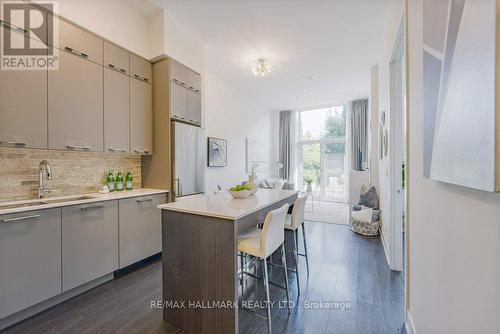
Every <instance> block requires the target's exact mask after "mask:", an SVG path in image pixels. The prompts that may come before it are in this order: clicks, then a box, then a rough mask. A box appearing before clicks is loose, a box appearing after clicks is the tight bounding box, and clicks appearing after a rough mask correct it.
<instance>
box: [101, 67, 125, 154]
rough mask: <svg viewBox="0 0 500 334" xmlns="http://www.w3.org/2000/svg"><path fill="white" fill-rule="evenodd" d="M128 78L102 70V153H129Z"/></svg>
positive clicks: (110, 70) (117, 71) (109, 70)
mask: <svg viewBox="0 0 500 334" xmlns="http://www.w3.org/2000/svg"><path fill="white" fill-rule="evenodd" d="M129 81H130V78H129V77H128V76H127V75H126V74H123V73H121V71H119V70H115V69H110V68H104V151H105V152H112V153H128V152H129V151H130V147H129V145H130V143H129V126H130V91H129V89H130V83H129Z"/></svg>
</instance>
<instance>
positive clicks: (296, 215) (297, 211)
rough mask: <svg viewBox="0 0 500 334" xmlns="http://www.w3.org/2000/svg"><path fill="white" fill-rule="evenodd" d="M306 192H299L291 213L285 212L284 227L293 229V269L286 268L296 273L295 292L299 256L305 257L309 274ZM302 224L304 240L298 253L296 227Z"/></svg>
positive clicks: (298, 291) (298, 289)
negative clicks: (305, 220)
mask: <svg viewBox="0 0 500 334" xmlns="http://www.w3.org/2000/svg"><path fill="white" fill-rule="evenodd" d="M306 201H307V194H300V195H299V196H298V197H297V199H296V200H295V203H294V204H293V209H292V214H287V216H286V222H285V229H287V230H291V231H293V238H294V240H293V255H294V257H295V269H288V270H290V271H291V272H294V273H295V274H296V275H297V293H298V294H300V283H299V256H303V257H305V258H306V267H307V275H308V276H309V259H308V257H307V241H306V231H305V228H304V212H305V208H306ZM301 226H302V238H303V240H304V254H302V253H299V235H298V229H299V227H301Z"/></svg>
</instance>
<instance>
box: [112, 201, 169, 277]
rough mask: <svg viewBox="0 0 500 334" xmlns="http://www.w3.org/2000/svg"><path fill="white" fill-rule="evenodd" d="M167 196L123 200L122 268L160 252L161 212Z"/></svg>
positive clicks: (121, 202) (121, 221) (121, 224)
mask: <svg viewBox="0 0 500 334" xmlns="http://www.w3.org/2000/svg"><path fill="white" fill-rule="evenodd" d="M166 201H167V197H166V195H165V194H160V195H151V196H142V197H135V198H127V199H122V200H120V205H119V207H120V209H119V210H120V238H119V240H120V268H124V267H126V266H129V265H131V264H133V263H135V262H137V261H140V260H143V259H145V258H147V257H149V256H152V255H154V254H157V253H159V252H161V239H162V238H161V210H160V209H158V205H160V204H164V203H166Z"/></svg>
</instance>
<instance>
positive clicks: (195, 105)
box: [187, 90, 201, 125]
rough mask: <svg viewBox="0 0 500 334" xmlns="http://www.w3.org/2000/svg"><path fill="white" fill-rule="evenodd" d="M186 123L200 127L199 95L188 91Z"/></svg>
mask: <svg viewBox="0 0 500 334" xmlns="http://www.w3.org/2000/svg"><path fill="white" fill-rule="evenodd" d="M187 94H188V121H189V122H191V123H194V124H196V125H201V94H200V93H197V92H193V91H191V90H188V93H187Z"/></svg>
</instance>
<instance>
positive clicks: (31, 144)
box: [0, 28, 47, 148]
mask: <svg viewBox="0 0 500 334" xmlns="http://www.w3.org/2000/svg"><path fill="white" fill-rule="evenodd" d="M4 31H5V30H4V28H0V33H1V34H2V35H3V33H4ZM10 35H11V38H12V39H13V41H14V42H15V43H17V42H16V41H15V40H18V42H19V43H21V42H23V41H24V36H23V35H21V34H18V33H12V34H10ZM31 42H32V43H34V45H36V44H40V47H42V43H41V42H37V41H35V40H32V41H31ZM0 110H1V112H0V146H7V147H26V148H47V71H44V70H39V71H23V70H19V71H16V70H9V71H7V70H5V71H2V70H0Z"/></svg>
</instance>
